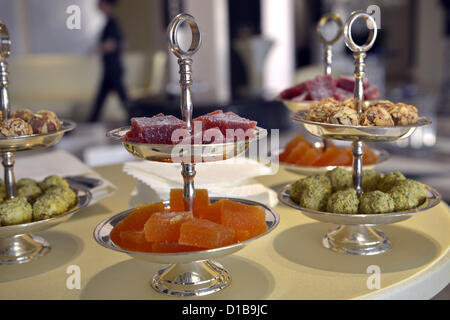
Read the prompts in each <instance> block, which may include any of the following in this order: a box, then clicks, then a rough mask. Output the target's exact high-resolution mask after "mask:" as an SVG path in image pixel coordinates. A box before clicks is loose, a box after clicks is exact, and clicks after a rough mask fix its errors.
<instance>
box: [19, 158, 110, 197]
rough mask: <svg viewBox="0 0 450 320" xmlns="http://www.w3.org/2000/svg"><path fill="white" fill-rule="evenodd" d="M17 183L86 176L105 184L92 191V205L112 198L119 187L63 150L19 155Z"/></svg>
mask: <svg viewBox="0 0 450 320" xmlns="http://www.w3.org/2000/svg"><path fill="white" fill-rule="evenodd" d="M14 173H15V177H16V181H17V180H19V179H21V178H31V179H36V180H42V179H44V178H45V177H47V176H49V175H58V176H62V177H64V176H80V175H81V176H85V177H90V178H96V179H100V180H102V181H103V183H102V184H101V185H100V186H98V187H95V188H92V189H90V190H89V191H90V192H91V193H92V200H91V203H90V205H91V204H94V203H96V202H98V201H99V200H101V199H103V198H106V197H109V196H111V195H112V194H113V193H114V192H116V191H117V187H116V186H115V185H113V184H112V183H111V182H109V181H108V180H106V179H105V178H103V177H101V176H100V175H99V174H98V173H96V172H95V171H94V170H92V169H91V168H90V167H88V166H86V165H85V164H84V163H83V162H82V161H80V160H79V159H78V158H76V157H74V156H73V155H71V154H70V153H68V152H66V151H63V150H54V151H46V152H43V153H38V154H30V155H20V154H19V155H18V156H17V157H16V162H15V165H14Z"/></svg>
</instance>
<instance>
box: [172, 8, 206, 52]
mask: <svg viewBox="0 0 450 320" xmlns="http://www.w3.org/2000/svg"><path fill="white" fill-rule="evenodd" d="M184 22H186V23H187V24H188V25H189V27H190V28H191V32H192V42H191V45H190V47H189V49H188V50H187V51H184V50H183V49H181V47H180V44H179V43H178V29H179V27H180V26H181V25H182V24H183V23H184ZM167 36H168V38H169V49H170V51H171V52H172V53H173V54H174V55H175V56H176V57H178V58H180V59H187V58H190V57H191V56H192V55H194V54H195V53H196V52H197V51H198V50H199V49H200V47H201V45H202V32H201V30H200V27H199V25H198V23H197V21H196V20H195V18H194V17H193V16H191V15H190V14H187V13H180V14H179V15H177V16H176V17H175V18H173V20H172V21H171V22H170V24H169V26H168V29H167Z"/></svg>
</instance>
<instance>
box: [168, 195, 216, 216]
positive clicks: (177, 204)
mask: <svg viewBox="0 0 450 320" xmlns="http://www.w3.org/2000/svg"><path fill="white" fill-rule="evenodd" d="M208 206H209V197H208V190H206V189H196V190H195V198H194V212H193V214H194V217H198V216H199V212H200V211H202V210H204V209H205V208H207V207H208ZM170 211H176V212H181V211H185V209H184V199H183V189H171V190H170Z"/></svg>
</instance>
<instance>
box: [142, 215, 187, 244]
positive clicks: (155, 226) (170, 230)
mask: <svg viewBox="0 0 450 320" xmlns="http://www.w3.org/2000/svg"><path fill="white" fill-rule="evenodd" d="M192 218H193V216H192V213H191V212H157V213H155V214H153V215H152V216H151V217H150V218H149V219H148V220H147V222H146V223H145V225H144V231H145V239H146V240H147V241H149V242H164V241H168V242H178V238H179V237H180V227H181V225H182V224H183V223H184V222H186V221H188V220H191V219H192Z"/></svg>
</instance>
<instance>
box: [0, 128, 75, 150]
mask: <svg viewBox="0 0 450 320" xmlns="http://www.w3.org/2000/svg"><path fill="white" fill-rule="evenodd" d="M61 123H62V128H61V130H58V131H55V132H50V133H47V134H32V135H27V136H20V137H9V138H0V153H5V152H16V151H24V150H35V149H43V148H48V147H50V146H52V145H54V144H56V143H57V142H58V141H59V140H61V138H62V137H63V135H64V133H66V132H69V131H71V130H73V129H75V127H76V124H75V122H73V121H71V120H62V121H61Z"/></svg>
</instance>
